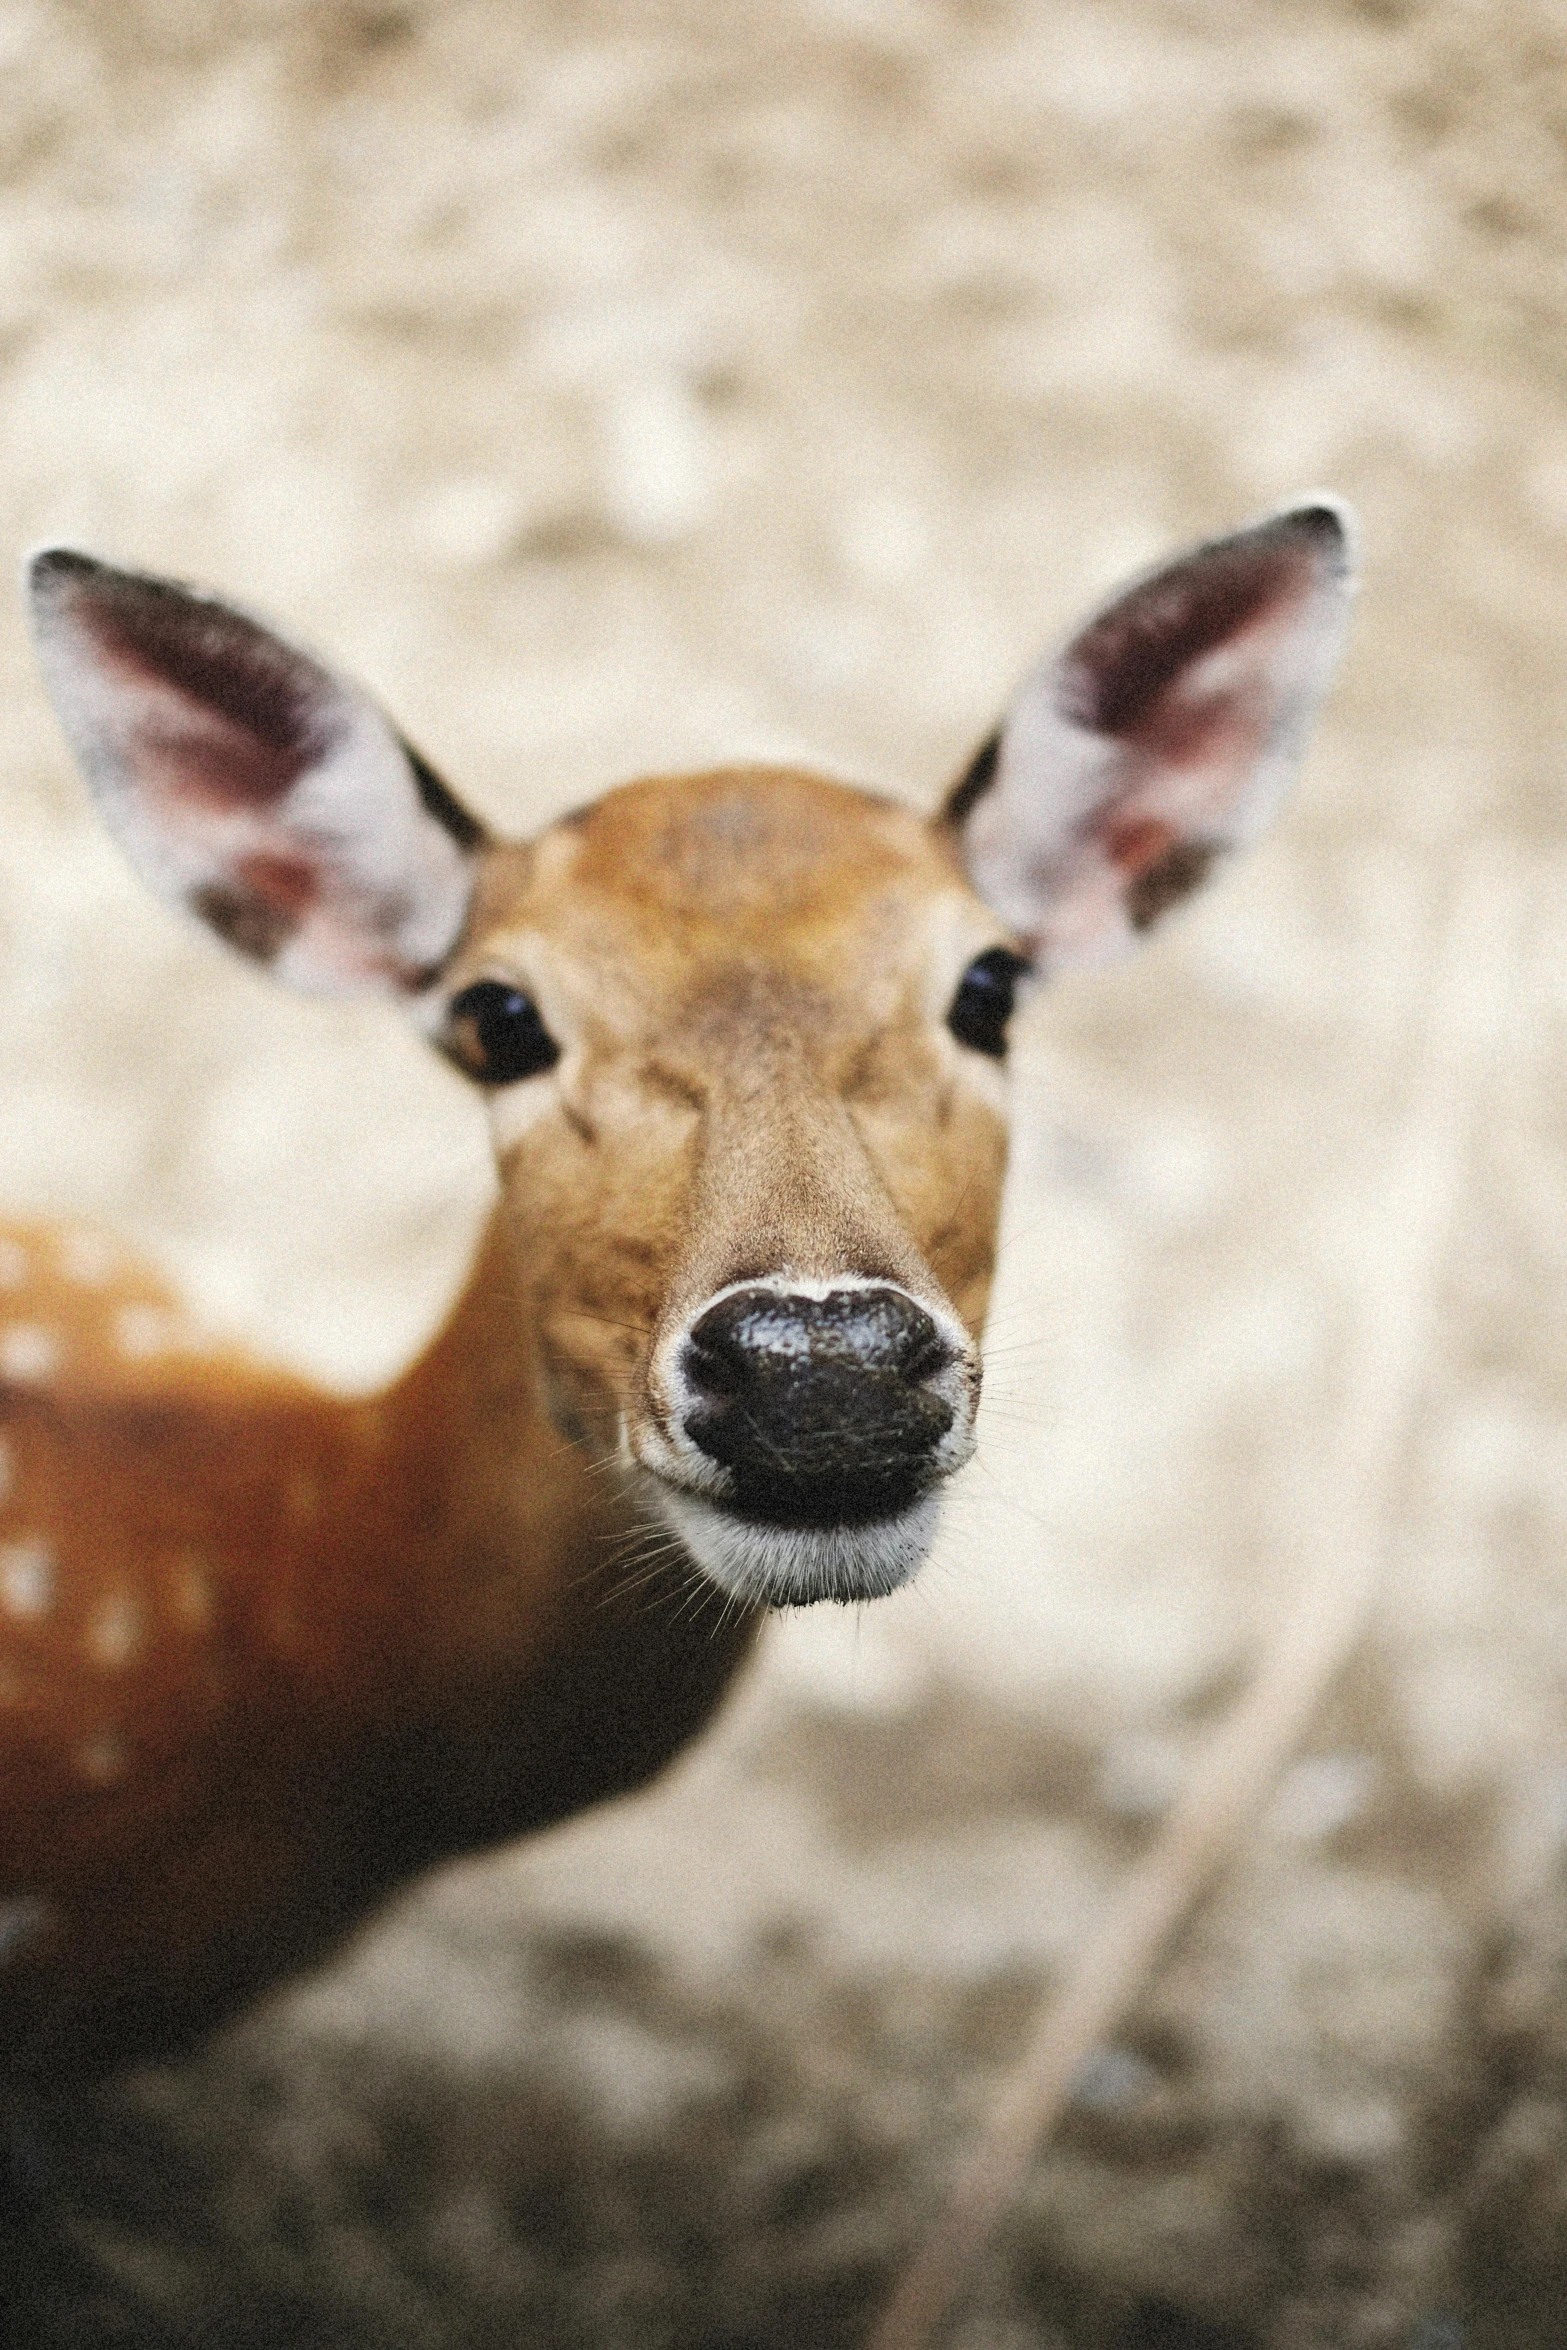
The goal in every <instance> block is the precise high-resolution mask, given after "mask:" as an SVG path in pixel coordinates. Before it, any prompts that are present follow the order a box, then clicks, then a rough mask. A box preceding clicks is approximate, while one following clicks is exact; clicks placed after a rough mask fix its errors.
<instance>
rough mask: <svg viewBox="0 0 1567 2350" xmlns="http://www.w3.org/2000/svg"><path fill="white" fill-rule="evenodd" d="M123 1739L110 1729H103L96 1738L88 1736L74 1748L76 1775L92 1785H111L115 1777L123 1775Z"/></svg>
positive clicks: (124, 1761)
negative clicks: (81, 1743)
mask: <svg viewBox="0 0 1567 2350" xmlns="http://www.w3.org/2000/svg"><path fill="white" fill-rule="evenodd" d="M127 1759H128V1758H127V1756H126V1752H125V1741H124V1739H123V1738H117V1737H116V1736H115V1735H114V1732H113V1731H112V1730H105V1731H104V1732H103V1733H102V1734H101V1735H100V1736H99V1737H97V1738H89V1739H87V1740H86V1742H85V1743H84V1744H83V1745H81V1746H79V1747H78V1748H77V1749H76V1769H77V1773H78V1776H79V1777H81V1778H83V1779H86V1780H88V1781H89V1782H90V1784H91V1785H92V1786H94V1787H111V1786H112V1785H113V1784H114V1782H115V1780H116V1779H121V1778H123V1777H124V1776H125V1765H126V1761H127Z"/></svg>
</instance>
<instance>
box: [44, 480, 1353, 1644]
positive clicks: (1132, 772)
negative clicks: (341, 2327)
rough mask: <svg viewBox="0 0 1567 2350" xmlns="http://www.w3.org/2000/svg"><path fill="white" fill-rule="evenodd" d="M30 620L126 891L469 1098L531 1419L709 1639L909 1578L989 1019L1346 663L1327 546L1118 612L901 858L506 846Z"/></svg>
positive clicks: (997, 1154) (167, 620) (929, 1506)
mask: <svg viewBox="0 0 1567 2350" xmlns="http://www.w3.org/2000/svg"><path fill="white" fill-rule="evenodd" d="M33 593H34V604H35V614H36V619H37V627H38V638H39V647H40V655H41V658H42V661H43V666H44V670H45V675H46V677H47V679H48V681H49V684H50V686H51V690H52V692H53V695H54V699H55V702H56V706H57V708H58V709H59V712H60V715H61V718H62V721H63V723H64V725H65V728H66V731H67V734H68V735H69V736H70V738H71V741H72V743H73V746H74V748H75V749H76V751H77V754H78V757H79V758H80V760H81V762H82V765H83V767H84V770H85V771H86V773H87V776H88V779H89V781H90V782H91V783H92V784H93V786H94V789H95V791H96V792H97V794H98V797H99V800H100V803H101V805H102V807H103V810H104V813H105V815H106V817H107V819H108V821H109V822H110V824H111V826H112V827H113V829H114V830H115V831H116V832H117V833H118V835H119V837H120V838H121V840H122V841H123V843H124V844H125V846H126V847H127V849H128V850H129V852H130V854H131V856H132V857H133V859H134V860H135V862H136V863H137V864H138V865H139V866H140V867H141V869H142V870H143V872H144V873H146V875H147V876H148V878H149V879H150V880H151V881H152V882H153V883H154V885H155V886H156V887H158V888H159V889H160V890H162V892H163V893H164V894H165V895H166V896H169V897H171V898H173V899H174V900H176V901H177V902H179V903H180V904H182V905H183V906H184V907H186V908H187V909H188V910H190V911H192V912H195V913H196V914H198V915H199V916H201V918H202V919H204V920H205V921H206V922H207V923H208V924H209V925H210V926H211V927H212V928H214V929H215V930H217V931H218V933H219V934H220V935H221V936H222V937H223V938H225V939H226V940H227V942H228V943H229V944H230V945H231V946H234V947H236V948H237V949H238V950H239V951H240V952H242V953H244V954H246V955H248V956H250V957H251V958H252V959H253V960H254V961H256V962H258V963H262V964H265V965H266V966H268V967H269V968H270V969H271V970H272V971H273V972H274V973H275V974H276V975H277V976H278V977H280V978H282V979H284V980H286V981H288V982H290V983H292V984H294V985H296V986H301V987H306V988H312V989H318V990H319V989H328V990H335V991H340V992H341V991H349V990H361V991H365V990H368V991H372V992H379V993H382V994H386V995H389V996H393V997H396V998H400V999H401V1000H402V1001H403V1002H404V1003H405V1005H406V1006H407V1007H408V1009H409V1010H410V1011H411V1012H412V1014H413V1016H414V1017H415V1019H416V1020H417V1021H418V1023H419V1024H420V1026H421V1027H422V1028H423V1029H424V1030H425V1032H426V1033H427V1034H428V1035H429V1036H430V1037H431V1038H432V1040H433V1041H434V1042H435V1043H436V1044H437V1045H439V1046H440V1048H441V1049H442V1050H444V1051H445V1052H446V1053H447V1054H448V1056H449V1057H450V1058H451V1059H452V1060H453V1061H454V1062H455V1063H456V1064H457V1065H458V1067H460V1068H461V1069H463V1070H464V1071H465V1073H466V1074H467V1075H469V1076H470V1077H471V1078H472V1079H473V1080H474V1081H475V1082H476V1083H477V1084H479V1085H480V1086H482V1087H483V1089H484V1091H485V1093H486V1095H487V1098H488V1102H489V1110H490V1119H491V1128H492V1133H493V1137H494V1142H495V1149H496V1157H497V1163H498V1167H499V1171H500V1178H501V1187H502V1202H503V1213H504V1215H505V1217H506V1220H507V1225H508V1229H509V1233H510V1237H511V1241H512V1249H513V1256H514V1260H515V1264H516V1267H517V1272H518V1278H519V1283H520V1287H521V1291H522V1294H523V1297H524V1299H525V1301H526V1305H527V1309H528V1327H527V1331H526V1333H525V1334H521V1335H523V1336H525V1338H526V1343H527V1346H528V1349H529V1351H530V1353H531V1356H532V1360H533V1366H534V1374H535V1375H536V1377H537V1379H538V1380H539V1381H540V1382H541V1384H542V1389H543V1395H544V1400H545V1401H546V1403H547V1405H548V1408H549V1409H550V1411H551V1412H552V1413H553V1415H554V1416H555V1418H556V1419H557V1421H558V1422H559V1423H560V1424H561V1425H562V1426H563V1427H564V1428H566V1429H567V1430H568V1432H569V1433H570V1434H571V1435H573V1436H574V1437H575V1438H576V1439H577V1440H578V1441H579V1442H581V1443H582V1444H584V1445H585V1446H586V1447H587V1448H588V1449H589V1450H590V1451H592V1452H593V1453H594V1454H596V1455H598V1456H599V1457H601V1458H602V1459H605V1460H606V1461H613V1462H615V1463H617V1464H618V1465H619V1469H620V1472H621V1474H622V1475H623V1476H624V1478H625V1479H626V1480H627V1482H628V1484H629V1486H630V1487H631V1489H632V1492H633V1494H634V1496H635V1498H636V1500H637V1501H638V1502H639V1503H640V1505H641V1506H642V1507H643V1508H644V1509H647V1510H651V1511H652V1512H653V1513H654V1514H656V1515H657V1516H659V1517H661V1518H662V1519H663V1520H664V1521H665V1522H666V1523H667V1524H669V1525H670V1526H671V1527H672V1528H673V1529H674V1531H675V1532H676V1533H677V1534H678V1535H679V1536H680V1537H681V1539H682V1540H683V1541H684V1543H685V1544H686V1546H687V1548H688V1549H689V1550H690V1552H691V1553H692V1555H693V1556H694V1558H695V1559H696V1561H697V1563H698V1564H699V1566H700V1567H701V1568H702V1569H703V1570H704V1571H705V1572H706V1573H707V1575H708V1576H709V1577H710V1578H711V1579H712V1580H713V1581H714V1582H715V1583H717V1584H718V1585H720V1586H721V1587H722V1588H724V1589H725V1590H727V1591H730V1592H732V1593H734V1594H736V1595H738V1596H740V1597H742V1598H744V1599H747V1600H753V1601H763V1602H767V1603H771V1604H785V1603H792V1602H798V1601H802V1600H811V1599H817V1598H823V1597H830V1598H837V1599H860V1598H866V1597H871V1596H875V1595H877V1594H878V1593H882V1592H885V1591H889V1590H891V1589H893V1588H894V1587H895V1586H896V1585H897V1584H899V1583H901V1582H903V1581H904V1580H905V1579H906V1578H907V1577H908V1576H909V1575H910V1574H911V1573H912V1572H913V1571H914V1569H915V1568H916V1567H917V1566H918V1564H919V1562H920V1560H921V1559H922V1557H923V1556H924V1553H925V1550H926V1548H927V1547H928V1544H929V1541H930V1538H931V1534H932V1532H933V1529H934V1525H935V1519H936V1510H937V1495H938V1492H939V1488H940V1486H941V1484H942V1482H943V1481H944V1480H945V1478H946V1477H947V1476H948V1475H950V1473H951V1472H952V1471H953V1470H954V1469H955V1468H957V1467H958V1466H959V1465H960V1464H961V1463H962V1462H963V1461H964V1460H965V1459H967V1457H968V1455H969V1453H970V1452H971V1450H972V1448H973V1421H974V1409H975V1404H976V1401H977V1396H978V1387H979V1366H978V1342H979V1336H980V1331H981V1326H982V1322H983V1317H984V1311H985V1303H986V1296H987V1292H988V1288H989V1283H990V1275H991V1266H992V1252H993V1242H994V1232H995V1225H996V1217H997V1213H998V1209H999V1202H1000V1189H1001V1180H1002V1172H1003V1165H1004V1156H1005V1114H1006V1109H1005V1072H1004V1056H1005V1046H1006V1025H1007V1016H1008V1013H1009V1012H1010V1009H1011V1003H1012V997H1013V992H1014V989H1015V988H1016V987H1017V986H1018V984H1019V983H1020V981H1022V980H1024V979H1025V978H1027V977H1028V976H1030V975H1033V974H1038V973H1043V974H1046V975H1048V974H1050V973H1052V972H1054V971H1055V970H1058V969H1061V968H1063V967H1066V966H1069V965H1072V964H1074V963H1083V962H1089V961H1094V960H1100V959H1104V958H1105V957H1107V956H1109V955H1111V954H1114V953H1115V952H1117V951H1118V950H1120V949H1122V948H1124V947H1125V946H1126V945H1127V944H1128V943H1130V942H1131V941H1132V940H1133V939H1135V937H1136V936H1137V935H1139V934H1140V933H1141V932H1142V931H1144V930H1146V929H1147V928H1148V927H1149V926H1150V925H1151V923H1152V922H1153V921H1154V920H1155V919H1157V917H1158V916H1159V915H1160V914H1161V913H1162V912H1163V911H1164V910H1165V909H1166V908H1167V907H1168V906H1169V905H1171V904H1173V903H1174V902H1175V901H1176V900H1177V899H1179V898H1180V897H1182V896H1184V895H1185V894H1187V892H1188V891H1189V890H1190V889H1192V888H1193V887H1195V886H1196V884H1197V882H1198V881H1199V880H1201V879H1202V878H1203V876H1204V875H1205V873H1206V872H1207V870H1208V869H1209V867H1210V866H1211V865H1212V863H1213V862H1214V861H1215V859H1216V858H1217V857H1218V856H1219V855H1220V853H1221V852H1222V851H1224V850H1225V849H1227V848H1229V847H1231V846H1234V845H1237V844H1238V843H1239V842H1241V841H1242V840H1244V839H1247V838H1249V837H1250V836H1251V835H1252V834H1254V833H1255V831H1256V830H1257V829H1258V828H1259V827H1260V825H1261V823H1262V822H1263V821H1265V819H1266V817H1267V816H1268V815H1269V814H1270V813H1271V810H1272V807H1273V805H1274V804H1275V803H1276V801H1277V799H1278V797H1279V795H1280V793H1281V791H1282V788H1283V785H1284V783H1285V781H1286V780H1287V777H1288V774H1289V772H1290V770H1291V768H1292V767H1293V764H1294V762H1295V759H1296V757H1297V755H1298V751H1299V747H1300V743H1301V739H1302V736H1303V733H1304V728H1305V724H1306V721H1307V719H1308V717H1309V715H1310V712H1311V710H1312V709H1313V707H1314V706H1315V703H1316V700H1317V698H1318V696H1319V695H1320V692H1321V690H1322V687H1323V685H1324V683H1325V681H1326V677H1327V674H1328V671H1329V669H1330V667H1331V663H1332V660H1333V657H1334V655H1335V653H1336V651H1337V647H1338V643H1339V639H1340V636H1341V633H1342V623H1343V614H1344V610H1345V607H1346V601H1347V593H1348V561H1347V553H1346V543H1345V525H1344V521H1343V518H1342V516H1341V514H1340V513H1339V511H1338V510H1337V509H1336V508H1334V507H1332V506H1331V505H1326V504H1323V503H1320V502H1319V503H1315V504H1312V505H1309V506H1304V507H1301V508H1297V509H1295V510H1293V511H1291V512H1288V513H1285V514H1283V515H1280V516H1276V517H1273V518H1271V519H1270V520H1268V521H1266V522H1264V523H1262V524H1259V525H1257V526H1255V527H1254V528H1253V529H1251V530H1249V531H1243V532H1241V533H1238V534H1236V535H1235V536H1234V537H1232V538H1229V539H1224V540H1219V541H1215V542H1213V543H1212V544H1210V545H1209V546H1207V547H1203V548H1199V549H1198V550H1196V551H1195V553H1193V554H1191V555H1189V556H1187V557H1185V558H1183V559H1182V560H1181V561H1179V562H1177V563H1175V564H1173V565H1170V566H1168V567H1166V568H1165V569H1164V570H1162V571H1160V572H1157V573H1155V574H1152V575H1150V576H1149V577H1148V578H1146V579H1144V580H1141V581H1139V582H1136V583H1134V585H1133V586H1132V587H1131V588H1130V589H1129V590H1127V591H1126V592H1125V593H1124V594H1123V595H1122V596H1120V597H1119V598H1117V599H1116V600H1115V602H1114V603H1112V604H1111V605H1109V606H1107V607H1106V608H1105V609H1104V610H1103V611H1101V612H1100V613H1098V614H1097V615H1095V617H1094V618H1093V619H1091V620H1090V622H1089V623H1088V625H1087V627H1086V628H1084V629H1083V630H1081V631H1080V632H1079V633H1078V634H1077V635H1076V636H1075V637H1073V638H1072V639H1070V640H1069V641H1068V643H1067V644H1066V646H1065V647H1064V648H1063V650H1062V651H1061V652H1059V653H1058V654H1056V655H1054V656H1053V657H1051V658H1050V659H1048V660H1047V661H1045V662H1043V663H1041V664H1040V666H1039V668H1038V669H1037V670H1036V671H1035V672H1034V673H1033V674H1032V675H1031V677H1030V678H1029V679H1028V680H1027V681H1026V682H1025V685H1024V688H1023V690H1022V693H1021V694H1020V696H1019V697H1018V699H1017V702H1016V703H1015V705H1014V707H1013V710H1012V712H1011V714H1010V715H1009V717H1008V719H1007V720H1006V722H1005V723H1004V725H1003V727H1002V728H1001V729H1000V730H999V731H998V733H997V735H996V736H995V737H994V738H993V739H992V740H991V741H990V742H989V743H987V744H986V746H985V748H984V749H983V750H982V751H981V753H980V754H979V755H978V757H977V758H976V759H975V761H974V762H973V764H972V765H971V767H970V769H969V772H968V774H967V775H966V776H965V777H964V779H963V781H962V782H961V783H960V784H959V786H958V787H957V789H956V790H955V791H954V793H953V794H952V796H951V798H950V799H949V801H948V803H947V805H946V807H945V808H944V809H943V810H942V811H941V812H940V813H939V815H938V816H937V817H936V818H935V819H934V820H933V821H929V822H927V821H924V820H922V819H921V818H919V817H917V816H915V815H914V814H912V813H910V812H909V811H908V810H906V809H904V808H901V807H899V806H897V805H895V804H893V803H890V802H888V801H886V800H882V799H878V798H876V797H873V796H872V795H870V794H867V793H864V792H860V791H855V790H852V789H850V788H848V787H845V786H843V785H840V784H835V783H832V782H829V781H827V780H825V779H823V778H820V777H817V776H813V775H810V774H804V773H798V772H793V771H778V770H772V769H735V770H726V771H722V772H719V773H716V774H709V775H697V776H680V777H672V778H655V779H652V780H649V781H645V782H640V783H635V784H631V785H628V786H626V787H624V788H622V789H621V790H618V791H614V792H611V793H609V794H608V795H607V796H606V797H605V798H603V799H601V800H599V801H597V802H596V803H594V804H593V805H592V806H591V807H589V808H587V809H585V810H582V811H579V812H577V813H575V814H573V815H571V816H568V817H566V818H564V819H563V820H561V821H560V822H559V823H557V824H555V825H553V826H552V827H550V828H549V829H548V830H547V831H546V832H544V833H543V834H541V835H540V836H539V837H538V838H537V839H535V840H533V841H531V842H527V843H521V844H514V843H502V842H496V841H493V840H491V839H490V838H489V836H488V835H487V834H486V833H485V831H484V830H483V828H482V827H481V826H480V825H479V824H478V823H477V822H476V821H475V820H474V819H473V818H472V817H471V816H469V815H468V814H467V812H466V811H465V810H464V809H463V808H462V807H461V806H460V804H459V803H458V802H457V801H456V800H455V799H453V797H452V795H451V794H450V793H449V792H448V791H447V789H446V787H445V786H444V785H443V784H441V783H440V782H439V781H438V779H437V778H436V777H435V776H434V775H433V774H432V773H431V771H430V770H429V769H428V767H426V766H425V764H424V762H423V761H422V760H420V759H419V758H418V757H417V756H416V755H415V754H413V753H412V752H410V751H409V749H408V747H407V746H406V745H405V744H404V743H403V742H402V741H401V739H400V738H399V737H398V736H397V735H396V733H395V732H394V730H393V729H392V728H391V727H390V725H389V724H388V723H387V721H386V720H385V719H384V718H383V717H382V715H381V714H380V712H379V711H378V710H377V709H376V708H375V707H374V705H373V704H371V703H369V702H368V701H367V700H366V699H365V698H364V697H363V696H362V695H361V694H360V693H359V692H358V691H357V689H355V688H354V687H352V686H350V685H348V684H346V683H345V682H344V681H342V680H340V679H337V678H336V677H334V676H333V675H332V673H331V672H329V671H327V670H326V669H324V668H322V667H321V666H320V664H319V663H317V662H316V661H314V660H313V659H312V658H311V657H310V656H308V655H306V654H304V653H302V652H300V651H299V650H298V649H297V648H295V647H294V646H292V645H290V644H288V643H286V642H285V641H284V640H283V639H281V638H279V637H277V636H276V635H274V634H273V633H272V632H271V631H270V630H267V629H265V628H263V627H262V626H261V625H260V624H258V623H257V622H255V621H253V620H251V619H249V618H248V617H246V616H245V615H243V614H241V613H238V612H236V611H234V610H233V609H232V608H230V607H228V606H226V605H222V604H218V603H215V602H212V601H210V600H208V599H205V598H202V597H198V596H195V595H193V594H191V593H190V592H188V591H187V590H185V589H182V588H178V587H175V586H173V585H172V584H171V583H169V582H166V581H161V580H152V579H147V578H143V577H141V576H139V575H135V574H128V573H124V572H118V571H114V570H111V569H109V568H108V567H107V566H104V565H101V564H96V563H93V562H90V561H89V560H88V559H86V558H84V557H81V556H76V555H72V554H68V553H64V552H52V553H48V554H45V555H42V556H40V557H39V558H38V559H37V560H36V562H35V564H34V567H33ZM519 1432H520V1431H519Z"/></svg>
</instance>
